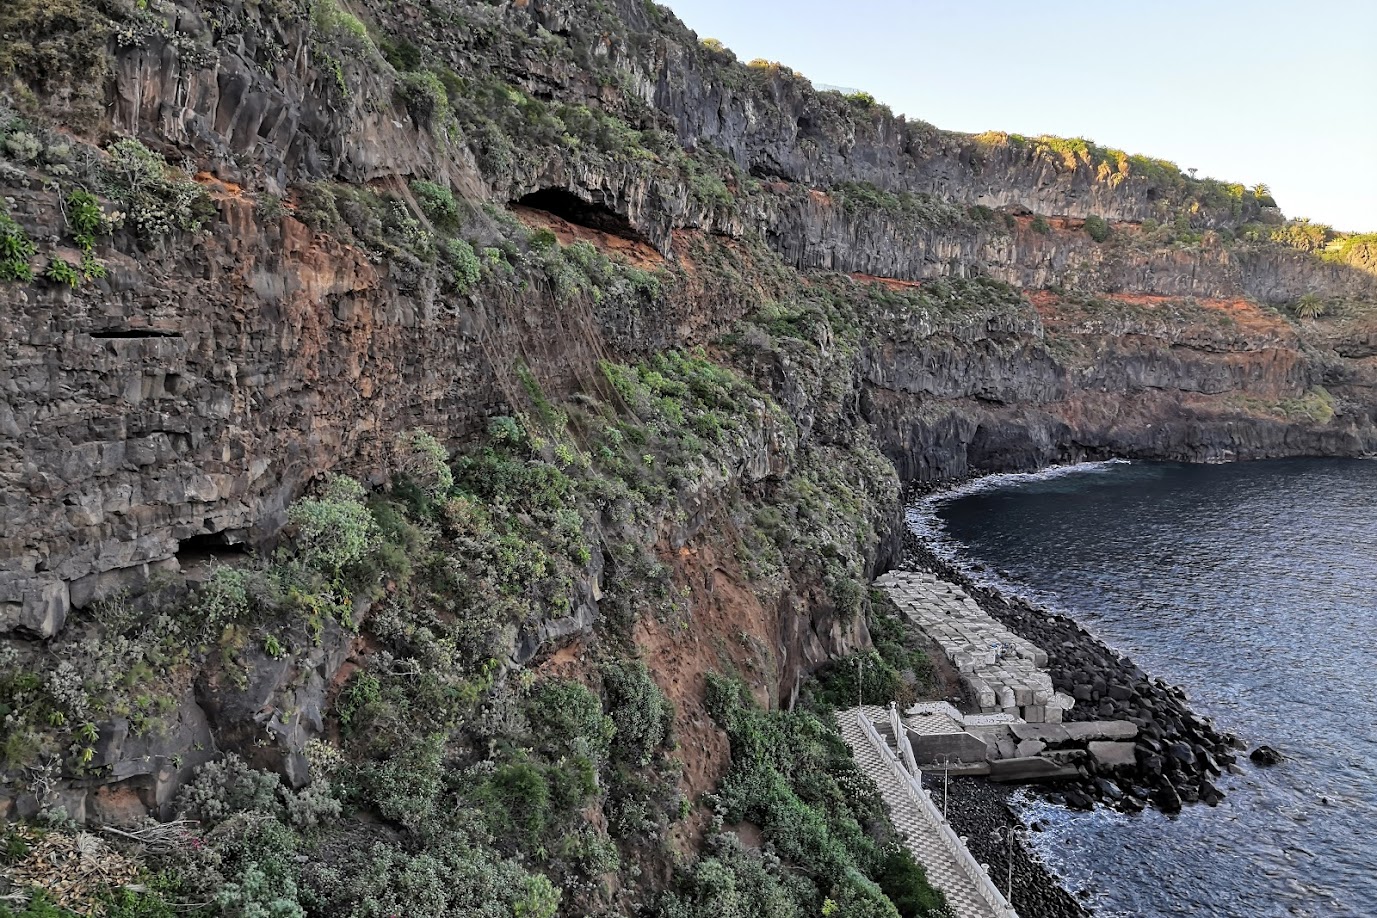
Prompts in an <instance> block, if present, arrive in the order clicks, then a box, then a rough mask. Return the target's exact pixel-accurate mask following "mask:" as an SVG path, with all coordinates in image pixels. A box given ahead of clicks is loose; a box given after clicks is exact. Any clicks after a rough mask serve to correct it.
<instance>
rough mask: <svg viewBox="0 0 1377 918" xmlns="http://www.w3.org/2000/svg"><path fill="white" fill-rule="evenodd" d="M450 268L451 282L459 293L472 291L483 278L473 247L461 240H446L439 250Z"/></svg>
mask: <svg viewBox="0 0 1377 918" xmlns="http://www.w3.org/2000/svg"><path fill="white" fill-rule="evenodd" d="M441 252H442V254H443V255H444V258H445V264H447V265H448V266H449V268H450V272H451V274H450V277H451V282H452V283H453V286H454V289H455V290H456V291H458V292H459V293H467V292H469V291H470V290H472V289H473V288H474V287H475V286H476V285H477V284H478V281H479V279H480V278H481V277H482V276H483V266H482V265H481V264H480V263H479V261H478V256H477V255H475V254H474V251H473V246H471V245H469V244H468V243H467V242H465V241H464V240H463V239H446V240H445V244H444V248H443V249H442V250H441Z"/></svg>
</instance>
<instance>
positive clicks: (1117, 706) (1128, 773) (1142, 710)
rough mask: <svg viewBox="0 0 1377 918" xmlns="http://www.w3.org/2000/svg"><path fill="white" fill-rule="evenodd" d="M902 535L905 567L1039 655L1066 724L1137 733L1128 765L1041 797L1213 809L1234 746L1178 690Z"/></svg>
mask: <svg viewBox="0 0 1377 918" xmlns="http://www.w3.org/2000/svg"><path fill="white" fill-rule="evenodd" d="M914 496H918V495H914ZM910 502H911V501H910ZM904 538H905V546H904V548H905V550H904V559H905V566H907V567H910V568H913V569H917V570H925V571H929V572H932V573H935V574H937V575H938V576H940V577H942V578H943V579H945V580H948V581H950V582H952V583H956V584H958V585H960V586H961V588H962V589H963V590H965V591H966V592H967V594H969V595H970V596H971V598H973V599H974V600H975V601H976V602H977V603H978V604H979V605H980V607H981V608H982V609H983V610H985V612H986V613H988V614H989V615H990V616H992V617H993V618H995V619H996V620H998V621H999V622H1001V623H1003V624H1004V625H1005V627H1007V628H1008V629H1009V630H1010V631H1012V632H1014V633H1015V634H1017V635H1019V636H1020V637H1023V638H1026V639H1027V640H1029V641H1032V642H1033V643H1034V644H1036V645H1037V646H1039V647H1041V648H1043V649H1044V650H1045V651H1046V652H1047V669H1048V671H1049V672H1050V673H1051V675H1052V683H1053V686H1054V687H1055V688H1056V689H1057V691H1060V692H1065V693H1066V694H1068V695H1072V696H1073V697H1075V698H1076V706H1075V707H1074V708H1072V709H1071V710H1070V711H1069V712H1067V715H1066V720H1067V721H1068V722H1076V721H1090V720H1125V721H1129V722H1131V723H1133V724H1134V725H1135V726H1137V728H1138V737H1137V739H1136V740H1135V746H1134V755H1135V761H1134V763H1133V764H1132V765H1124V766H1121V767H1119V768H1115V769H1112V770H1109V769H1103V768H1099V767H1097V765H1096V763H1095V761H1094V760H1093V758H1090V757H1087V758H1086V760H1085V761H1084V764H1083V769H1084V771H1085V777H1083V778H1082V779H1080V780H1073V781H1064V782H1058V783H1057V784H1055V785H1048V786H1047V787H1046V788H1045V792H1046V793H1047V795H1048V797H1049V798H1050V799H1052V800H1053V801H1054V802H1057V803H1064V804H1065V805H1067V806H1069V807H1071V808H1072V809H1090V808H1091V807H1092V806H1093V805H1094V804H1095V803H1101V804H1104V805H1106V806H1113V807H1115V808H1116V809H1119V810H1122V811H1124V812H1128V813H1136V812H1141V811H1142V810H1143V809H1145V808H1146V807H1148V806H1155V807H1157V808H1158V809H1160V810H1162V811H1163V812H1164V813H1168V814H1171V813H1177V812H1180V810H1181V808H1182V806H1183V805H1186V804H1192V803H1197V802H1199V803H1205V804H1208V805H1211V806H1213V805H1215V804H1218V803H1219V802H1220V801H1221V800H1222V799H1223V798H1224V794H1223V792H1222V791H1220V790H1219V789H1218V787H1216V786H1215V784H1214V781H1215V780H1216V779H1217V778H1218V777H1219V776H1220V775H1222V774H1224V773H1225V772H1226V771H1228V770H1230V769H1232V768H1236V767H1237V766H1236V762H1237V751H1238V750H1239V749H1240V748H1242V743H1241V741H1240V740H1239V739H1238V737H1236V736H1234V735H1232V734H1230V733H1227V732H1225V731H1221V730H1219V729H1217V728H1216V727H1215V726H1214V724H1213V723H1212V722H1211V721H1210V720H1209V719H1208V718H1204V717H1201V716H1199V715H1197V714H1195V713H1194V712H1193V711H1191V709H1190V707H1189V705H1188V702H1187V699H1186V695H1185V692H1184V691H1182V690H1181V689H1180V688H1179V687H1177V686H1172V685H1169V684H1168V683H1167V682H1165V681H1164V680H1162V679H1160V678H1158V679H1153V678H1151V677H1150V676H1149V675H1148V674H1147V673H1146V672H1144V671H1143V670H1142V669H1141V668H1140V667H1139V666H1138V665H1137V664H1135V663H1134V662H1133V661H1132V660H1131V659H1129V658H1128V657H1126V656H1124V655H1122V654H1119V653H1117V652H1116V651H1114V650H1112V649H1111V648H1109V647H1107V646H1105V645H1104V644H1103V643H1102V642H1101V641H1100V640H1099V639H1097V638H1096V637H1095V636H1094V635H1092V634H1090V633H1089V632H1088V631H1086V630H1085V629H1084V628H1082V627H1081V626H1080V625H1079V624H1077V623H1076V622H1075V621H1073V620H1072V619H1070V618H1068V617H1066V616H1063V615H1058V614H1056V613H1053V612H1051V611H1049V610H1047V609H1044V608H1040V607H1037V606H1034V605H1032V604H1030V603H1028V602H1025V601H1023V600H1021V599H1019V598H1017V597H1009V596H1005V595H1003V594H1001V593H999V592H997V591H995V590H992V589H989V588H988V587H984V586H981V585H979V584H977V583H976V582H975V581H973V580H972V579H971V577H970V576H969V575H967V574H966V573H965V572H963V571H961V570H960V569H959V568H956V567H955V566H953V565H952V564H950V563H949V562H947V561H946V560H945V559H943V558H941V557H940V556H938V555H937V554H936V553H934V552H933V550H932V548H931V547H930V546H929V545H927V544H925V543H924V542H923V541H922V540H921V539H919V538H918V537H917V536H915V535H914V534H913V533H911V532H909V531H908V530H905V535H904Z"/></svg>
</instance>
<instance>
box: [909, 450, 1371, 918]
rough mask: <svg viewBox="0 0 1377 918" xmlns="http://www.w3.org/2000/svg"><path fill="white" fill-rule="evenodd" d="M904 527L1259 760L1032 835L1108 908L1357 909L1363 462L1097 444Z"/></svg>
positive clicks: (964, 494) (1226, 911) (1042, 807)
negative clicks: (1175, 803) (1206, 458)
mask: <svg viewBox="0 0 1377 918" xmlns="http://www.w3.org/2000/svg"><path fill="white" fill-rule="evenodd" d="M909 519H910V525H911V526H912V527H913V528H914V529H915V530H917V531H918V532H919V533H920V534H921V535H923V536H925V537H927V538H928V539H929V540H931V541H932V542H934V543H935V544H936V545H937V547H938V549H939V552H940V553H941V554H943V555H945V556H946V557H947V558H948V559H949V560H951V561H953V562H955V563H957V564H959V565H961V566H963V567H965V568H966V569H967V570H971V569H972V568H973V567H974V566H975V565H980V566H981V567H982V568H983V570H979V571H974V572H973V576H975V577H976V579H978V580H982V581H983V582H984V583H986V584H987V585H992V586H996V587H998V588H1000V589H1002V590H1005V591H1006V592H1009V593H1017V594H1019V595H1022V596H1025V597H1027V598H1030V599H1032V600H1034V601H1036V602H1040V603H1042V604H1044V605H1046V606H1048V607H1051V608H1055V609H1058V610H1061V611H1064V612H1066V613H1069V614H1071V615H1072V616H1073V617H1075V618H1076V620H1077V621H1079V622H1080V623H1081V624H1082V625H1084V626H1085V627H1086V628H1087V629H1089V630H1090V631H1092V632H1094V633H1095V634H1096V635H1097V636H1098V637H1099V638H1100V639H1101V640H1103V641H1105V642H1106V643H1107V644H1109V645H1110V646H1112V647H1115V648H1117V649H1119V650H1121V651H1123V652H1126V653H1128V654H1130V655H1131V656H1132V657H1133V658H1134V659H1135V661H1136V662H1137V663H1139V665H1141V666H1143V667H1144V668H1145V669H1146V670H1148V672H1149V673H1151V674H1152V675H1154V676H1162V677H1163V678H1166V679H1167V680H1169V681H1171V682H1175V683H1177V684H1180V685H1181V686H1183V687H1184V688H1185V689H1186V692H1187V694H1188V695H1189V696H1190V699H1191V704H1192V706H1193V707H1194V708H1195V710H1196V711H1197V712H1199V713H1203V714H1205V715H1208V716H1211V717H1213V718H1214V719H1215V721H1216V723H1217V725H1218V726H1220V727H1222V728H1224V729H1227V730H1230V731H1232V732H1235V733H1238V734H1239V735H1240V736H1241V737H1243V739H1244V740H1246V741H1247V742H1248V744H1249V749H1252V748H1253V747H1255V746H1257V745H1258V744H1261V743H1266V744H1268V745H1271V746H1274V747H1276V748H1277V749H1279V750H1280V751H1281V752H1282V753H1283V754H1284V755H1286V756H1287V761H1286V762H1285V763H1283V764H1281V765H1279V766H1276V767H1274V768H1270V769H1263V768H1257V767H1255V766H1253V765H1251V764H1250V763H1249V762H1247V760H1246V753H1245V754H1244V755H1243V756H1242V757H1241V758H1240V764H1241V765H1242V766H1243V767H1244V769H1245V774H1243V775H1241V776H1235V777H1228V776H1226V777H1225V778H1224V779H1223V780H1222V781H1221V782H1220V786H1221V788H1222V789H1223V790H1224V791H1225V792H1226V793H1227V795H1228V797H1227V799H1226V800H1225V802H1224V803H1222V804H1221V805H1220V806H1218V807H1216V808H1213V809H1211V808H1208V807H1204V806H1193V807H1188V808H1187V809H1186V811H1185V812H1184V813H1182V814H1181V815H1180V816H1178V817H1175V818H1168V817H1165V816H1162V815H1161V814H1160V813H1157V812H1156V811H1149V812H1147V813H1145V814H1143V815H1140V816H1124V815H1120V814H1115V813H1107V812H1099V811H1097V812H1094V813H1089V814H1081V813H1070V812H1067V811H1065V810H1063V809H1059V808H1054V807H1049V806H1047V805H1046V804H1042V803H1039V802H1037V801H1035V800H1033V799H1031V798H1029V797H1026V796H1025V797H1024V798H1023V799H1024V803H1023V810H1024V812H1023V817H1024V819H1025V822H1031V821H1033V820H1035V819H1036V820H1039V821H1040V822H1042V823H1043V824H1044V825H1046V827H1047V828H1046V831H1044V832H1041V833H1033V838H1034V839H1035V843H1036V845H1037V846H1038V848H1039V850H1040V851H1041V852H1042V854H1043V856H1044V857H1045V858H1046V860H1048V861H1049V862H1050V863H1051V864H1052V865H1053V867H1054V869H1055V870H1057V871H1058V873H1060V874H1061V875H1062V877H1063V878H1064V880H1065V881H1066V882H1067V883H1068V885H1069V886H1070V887H1071V888H1073V889H1074V890H1077V891H1079V892H1082V893H1083V894H1085V895H1086V896H1088V897H1089V898H1090V899H1091V900H1092V901H1093V902H1094V903H1095V905H1096V907H1097V912H1098V913H1099V914H1102V915H1106V916H1124V915H1132V916H1174V915H1191V916H1196V915H1200V916H1228V918H1245V916H1246V918H1262V916H1274V915H1275V916H1282V915H1286V916H1290V915H1305V916H1377V462H1374V461H1362V460H1352V461H1349V460H1285V461H1274V462H1257V463H1240V464H1232V465H1208V466H1190V465H1178V464H1165V463H1136V462H1135V463H1122V462H1113V463H1096V464H1089V465H1083V466H1074V467H1069V468H1066V469H1055V470H1050V471H1049V472H1044V473H1039V474H1034V475H1007V476H996V477H993V478H988V479H983V480H981V481H978V482H976V483H974V484H973V485H971V486H968V487H966V488H964V489H961V490H959V491H957V492H953V493H949V494H948V495H943V496H939V497H936V498H930V499H928V500H926V501H924V502H923V503H921V504H919V505H918V506H915V507H913V508H911V510H910V514H909Z"/></svg>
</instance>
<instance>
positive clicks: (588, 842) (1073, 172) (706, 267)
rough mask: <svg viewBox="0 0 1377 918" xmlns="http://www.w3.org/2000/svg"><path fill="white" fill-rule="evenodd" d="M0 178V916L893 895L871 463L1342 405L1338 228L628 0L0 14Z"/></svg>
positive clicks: (904, 466)
mask: <svg viewBox="0 0 1377 918" xmlns="http://www.w3.org/2000/svg"><path fill="white" fill-rule="evenodd" d="M0 190H3V199H4V200H3V205H2V206H0V296H3V301H2V302H0V331H2V332H3V335H0V337H3V339H4V341H5V344H4V349H5V350H4V361H3V369H0V389H3V392H4V401H3V402H0V435H3V443H0V455H3V456H4V457H5V459H6V463H5V465H4V467H3V468H2V469H0V521H3V523H4V524H5V525H4V527H3V530H4V531H3V533H0V561H2V562H3V567H0V715H3V726H0V781H2V783H0V817H2V818H5V819H7V820H10V819H22V820H25V821H27V823H28V825H27V826H26V827H18V828H13V829H9V830H7V834H6V836H5V845H4V849H3V854H2V856H3V859H4V871H5V875H6V877H7V878H8V879H9V880H10V881H11V882H12V883H13V884H15V886H16V887H18V888H20V889H21V890H22V889H23V888H25V887H27V886H29V885H31V884H32V885H37V886H39V887H42V886H43V885H45V884H48V885H49V886H51V884H50V883H48V881H49V880H51V877H50V876H46V875H44V874H43V873H42V870H41V865H42V864H44V863H50V862H51V859H52V857H56V856H60V855H62V856H65V855H72V856H75V854H74V852H77V851H78V849H80V850H84V851H86V852H87V854H88V855H89V857H88V860H92V863H98V864H101V865H103V866H102V867H101V868H100V871H98V872H97V873H96V874H95V875H93V876H92V877H90V878H88V879H89V882H88V881H86V880H83V882H82V883H80V884H78V885H77V886H74V887H72V888H71V889H64V890H56V889H54V890H53V891H52V894H53V895H57V896H60V897H62V900H61V902H60V903H59V904H54V903H53V902H52V901H51V900H50V899H47V898H44V897H43V896H42V895H40V896H39V897H38V898H36V899H34V900H33V901H32V902H30V903H28V904H27V905H24V904H21V903H19V901H18V900H17V899H15V900H7V901H12V902H13V903H14V904H13V905H8V904H7V905H0V915H3V914H6V913H7V912H8V911H14V912H17V913H20V914H25V912H24V909H26V908H27V909H28V911H27V913H26V914H28V915H33V916H37V915H50V914H61V912H60V911H58V909H59V908H60V907H61V908H69V909H73V910H76V911H81V910H83V909H103V910H104V911H105V912H106V913H108V914H112V915H130V916H132V915H146V916H156V915H166V914H172V913H177V914H181V913H184V912H185V911H188V910H193V911H197V912H199V913H202V914H208V915H216V914H223V915H228V916H259V915H274V916H294V915H331V916H334V915H358V916H365V915H368V916H375V915H393V914H409V913H415V914H425V915H486V914H493V915H498V914H502V915H507V914H515V915H522V916H537V915H554V914H569V915H574V914H643V915H662V916H667V918H668V916H675V918H677V916H697V915H741V916H747V915H751V916H754V915H779V916H787V915H815V914H818V913H819V912H821V913H823V914H832V915H848V916H862V915H864V916H869V915H876V916H881V915H894V914H896V912H897V913H898V914H902V915H906V916H907V915H923V914H931V913H933V912H935V911H936V910H937V909H939V908H940V897H939V896H937V895H935V893H934V892H933V890H931V889H930V888H929V887H928V885H927V884H926V881H925V880H924V878H923V877H922V875H921V872H920V871H919V870H918V869H917V868H916V865H914V864H913V863H912V861H911V860H910V859H909V858H908V857H907V855H905V854H904V853H903V850H902V848H901V847H900V846H898V845H896V843H895V834H894V829H893V827H892V826H891V825H889V823H888V820H887V817H886V815H885V814H884V813H883V811H882V810H881V809H880V808H879V807H878V805H877V802H876V801H877V798H876V795H875V793H874V791H873V788H871V787H869V786H868V784H867V781H866V780H865V779H864V777H863V776H862V775H861V774H859V772H857V770H856V769H855V767H854V766H853V765H852V764H851V760H850V758H849V756H848V755H847V754H846V751H845V748H844V747H843V746H842V745H841V743H840V740H839V738H838V737H837V735H836V732H835V730H834V729H833V727H832V725H831V721H830V719H829V713H828V712H829V710H830V706H831V705H832V704H840V703H844V702H848V701H849V700H850V699H851V698H853V697H854V695H855V693H856V690H857V686H856V685H855V684H854V682H850V681H848V679H849V678H850V676H849V674H850V673H852V672H854V668H853V667H851V666H850V665H849V663H850V661H851V660H852V658H853V656H854V655H857V654H864V655H865V658H866V660H867V661H868V665H867V666H866V669H865V672H866V674H867V676H866V678H867V681H866V683H865V684H864V685H863V686H860V687H859V688H860V690H861V694H862V696H863V697H864V698H865V699H866V700H867V701H873V702H883V701H887V700H889V699H892V698H897V699H900V700H903V699H906V698H911V697H912V695H913V693H914V692H915V691H917V690H919V689H921V688H922V685H923V679H924V678H925V677H926V675H925V674H926V670H925V665H924V655H923V647H922V644H921V642H920V641H918V640H917V639H916V637H915V636H914V635H913V634H911V633H910V632H909V631H908V630H906V629H905V628H904V627H903V626H902V625H901V624H900V623H899V622H897V621H896V620H894V619H892V618H891V617H889V615H888V613H887V612H886V611H885V610H884V609H883V608H881V607H879V606H878V605H876V604H875V603H874V602H873V601H872V597H871V596H870V594H869V592H868V590H867V589H866V584H867V581H868V580H869V579H870V577H871V576H872V575H873V574H874V573H875V572H876V571H877V570H879V569H881V568H883V567H885V566H886V565H888V564H890V563H892V562H893V560H894V558H895V554H896V543H897V537H898V528H899V524H898V518H899V497H898V495H899V487H900V482H901V480H917V479H932V478H938V477H942V476H946V475H959V474H965V473H967V472H969V471H971V470H973V469H1002V468H1019V467H1028V466H1033V465H1038V464H1042V463H1047V462H1052V461H1058V460H1066V459H1076V458H1083V457H1087V456H1102V455H1110V454H1129V455H1139V456H1147V457H1157V458H1162V457H1170V458H1189V459H1203V458H1224V457H1239V456H1243V457H1247V456H1260V455H1290V454H1299V453H1307V452H1331V453H1346V454H1357V453H1362V452H1364V451H1370V450H1372V449H1373V448H1374V446H1377V434H1375V433H1374V423H1375V422H1377V398H1375V397H1374V396H1373V393H1374V391H1377V385H1375V382H1374V381H1375V380H1377V370H1374V367H1373V365H1372V360H1373V358H1374V357H1377V343H1374V342H1377V331H1374V325H1373V321H1374V310H1373V309H1372V304H1373V302H1374V299H1375V298H1377V297H1374V291H1375V290H1377V284H1374V281H1373V279H1372V276H1371V274H1370V273H1369V272H1370V271H1371V269H1372V267H1373V265H1372V257H1371V251H1372V240H1371V239H1370V238H1367V237H1339V236H1336V235H1335V234H1333V233H1332V232H1331V231H1329V230H1327V229H1326V228H1323V227H1316V226H1312V225H1310V224H1306V223H1304V222H1303V221H1292V222H1285V221H1283V220H1282V218H1281V216H1280V214H1279V212H1277V211H1276V208H1275V202H1273V201H1272V200H1271V199H1270V196H1269V195H1268V194H1267V192H1266V189H1265V188H1252V189H1246V188H1243V187H1242V186H1237V185H1232V184H1228V183H1224V182H1217V181H1213V180H1196V179H1194V178H1190V177H1187V176H1185V175H1183V174H1182V173H1181V172H1180V171H1179V170H1177V169H1176V168H1175V167H1174V166H1172V165H1171V164H1169V163H1163V162H1160V161H1156V160H1151V159H1147V158H1143V157H1136V156H1129V155H1127V154H1124V153H1121V152H1119V151H1116V150H1111V149H1102V148H1099V147H1095V146H1093V145H1090V144H1087V143H1085V142H1083V141H1074V140H1073V141H1068V140H1061V139H1057V138H1049V137H1040V138H1020V137H1016V136H1012V135H998V136H995V135H982V136H979V137H972V136H967V135H959V134H953V133H949V132H943V131H940V130H938V129H936V128H934V127H932V126H930V125H926V124H923V123H921V122H914V121H908V120H906V119H903V118H898V117H895V116H893V115H892V113H890V112H888V111H887V110H885V109H884V108H883V107H881V106H878V105H876V104H875V103H874V100H873V99H868V98H866V97H864V96H863V95H859V96H843V95H841V94H839V93H834V92H818V91H816V90H815V89H814V88H813V87H812V85H811V84H810V83H809V82H808V81H807V80H806V79H804V78H803V77H801V76H800V75H798V74H795V73H793V72H792V71H789V70H788V68H786V67H782V66H779V65H775V64H770V63H769V62H752V63H750V64H742V63H740V62H738V61H736V59H735V58H734V57H733V56H732V54H731V53H730V52H729V51H728V50H726V49H725V48H722V47H721V46H720V45H717V44H714V43H712V42H700V41H699V40H698V38H697V37H696V36H694V35H693V34H692V33H691V32H689V31H688V30H687V29H685V28H684V27H683V26H682V24H680V23H679V22H678V21H677V20H675V19H674V17H673V16H672V15H671V14H670V13H669V12H668V11H667V10H665V9H663V8H661V7H658V6H656V5H654V4H652V3H643V2H640V0H616V2H554V0H531V2H511V3H482V2H465V0H432V2H429V3H425V4H393V3H389V2H382V0H367V2H364V0H356V2H353V3H344V2H341V0H264V2H256V3H253V2H244V0H182V2H178V3H173V2H169V0H147V2H134V0H97V2H91V3H87V2H77V0H52V2H45V3H38V2H32V0H19V2H14V3H7V4H5V5H4V7H3V9H0ZM177 819H185V820H191V821H189V822H169V820H177ZM158 820H161V822H159V821H158ZM98 825H108V826H113V827H117V828H120V831H121V832H122V833H123V834H117V833H106V834H104V835H94V834H74V833H75V832H76V830H77V829H78V828H79V827H81V826H85V827H88V828H93V827H95V826H98ZM64 846H65V847H64ZM55 852H56V853H55ZM130 884H132V886H131V885H130Z"/></svg>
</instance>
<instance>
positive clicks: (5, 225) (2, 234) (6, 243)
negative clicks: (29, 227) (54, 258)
mask: <svg viewBox="0 0 1377 918" xmlns="http://www.w3.org/2000/svg"><path fill="white" fill-rule="evenodd" d="M36 251H37V249H36V248H35V246H34V244H33V240H31V239H30V238H29V236H28V234H27V233H25V232H24V228H23V227H21V226H20V225H19V224H18V223H15V222H14V221H13V220H11V219H10V218H9V217H8V216H6V215H5V214H0V281H31V280H33V268H32V267H30V266H29V259H30V258H32V257H33V256H34V253H35V252H36Z"/></svg>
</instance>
